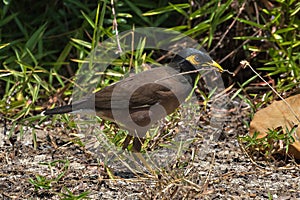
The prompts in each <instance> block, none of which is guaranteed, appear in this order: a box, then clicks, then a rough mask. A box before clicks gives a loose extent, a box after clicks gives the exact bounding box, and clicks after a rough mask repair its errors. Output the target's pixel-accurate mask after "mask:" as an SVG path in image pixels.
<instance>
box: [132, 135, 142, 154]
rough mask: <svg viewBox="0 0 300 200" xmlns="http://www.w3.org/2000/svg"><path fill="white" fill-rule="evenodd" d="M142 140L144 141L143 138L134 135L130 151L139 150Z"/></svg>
mask: <svg viewBox="0 0 300 200" xmlns="http://www.w3.org/2000/svg"><path fill="white" fill-rule="evenodd" d="M144 142H145V139H144V138H139V137H134V138H133V143H132V151H133V152H140V151H141V149H142V145H143V143H144Z"/></svg>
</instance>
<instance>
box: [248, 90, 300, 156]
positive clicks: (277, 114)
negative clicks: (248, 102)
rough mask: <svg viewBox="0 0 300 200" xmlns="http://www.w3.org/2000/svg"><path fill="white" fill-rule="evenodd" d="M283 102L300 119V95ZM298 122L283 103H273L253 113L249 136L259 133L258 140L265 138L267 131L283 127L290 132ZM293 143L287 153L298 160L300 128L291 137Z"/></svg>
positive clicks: (299, 153) (299, 154)
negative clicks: (293, 140)
mask: <svg viewBox="0 0 300 200" xmlns="http://www.w3.org/2000/svg"><path fill="white" fill-rule="evenodd" d="M285 101H286V102H287V103H288V104H289V105H290V107H291V108H292V109H293V110H294V112H295V113H296V115H297V116H298V117H300V94H298V95H295V96H292V97H289V98H287V99H285ZM298 124H299V121H298V120H297V118H296V117H295V115H294V114H293V113H292V112H291V110H290V109H289V108H288V105H287V104H286V103H285V102H284V101H275V102H273V103H272V104H271V105H269V106H268V107H266V108H263V109H261V110H259V111H258V112H256V113H255V115H254V117H253V120H252V121H251V123H250V135H251V136H253V134H254V133H255V132H260V134H259V135H258V138H262V137H265V136H266V135H267V134H266V133H267V132H268V129H276V128H277V127H280V126H281V127H283V130H284V131H285V130H286V128H288V130H291V129H292V128H293V126H294V125H298ZM292 136H293V138H294V139H295V142H294V143H293V144H291V145H290V147H289V153H290V154H292V155H293V156H294V157H295V158H297V159H300V128H298V127H297V128H296V131H295V132H294V134H293V135H292Z"/></svg>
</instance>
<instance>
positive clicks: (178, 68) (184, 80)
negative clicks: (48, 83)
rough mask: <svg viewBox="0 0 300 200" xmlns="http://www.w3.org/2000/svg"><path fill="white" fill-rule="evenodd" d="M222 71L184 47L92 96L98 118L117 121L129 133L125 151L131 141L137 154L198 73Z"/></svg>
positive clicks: (67, 108) (68, 108)
mask: <svg viewBox="0 0 300 200" xmlns="http://www.w3.org/2000/svg"><path fill="white" fill-rule="evenodd" d="M203 68H209V69H215V70H217V71H219V72H222V71H223V68H222V67H221V66H220V65H219V64H218V63H217V62H215V61H214V60H213V59H212V58H211V57H210V56H209V55H208V54H207V53H205V52H204V51H203V50H198V49H194V48H186V49H184V50H182V51H181V52H179V53H178V54H176V55H175V57H174V58H173V60H172V61H171V62H170V63H169V64H168V65H167V66H162V67H153V68H152V69H149V70H146V71H143V72H140V73H138V74H135V75H133V76H130V77H127V78H124V79H122V80H120V81H118V82H115V83H113V84H111V85H109V86H107V87H104V88H103V89H101V90H100V91H97V92H96V93H94V101H95V104H94V108H92V109H94V110H95V111H96V114H97V116H99V117H100V118H102V119H104V120H109V121H112V122H116V123H117V124H118V125H119V127H120V128H122V129H125V130H128V132H129V133H128V135H127V136H126V138H125V140H124V142H123V149H126V148H127V147H128V145H129V144H130V142H131V141H132V138H133V141H132V148H131V151H133V152H140V151H141V148H142V145H143V143H144V141H145V138H144V137H145V135H146V133H147V131H148V130H149V129H150V127H151V126H152V125H153V124H154V123H156V122H157V121H158V120H160V119H162V118H164V117H165V116H167V115H169V114H171V113H173V112H174V111H175V110H176V109H177V108H178V107H179V106H180V104H181V103H183V102H184V101H185V99H186V98H187V97H188V96H189V94H190V93H191V91H192V89H193V87H194V84H195V81H196V78H197V76H198V74H199V70H201V69H203ZM90 101H91V99H90V98H83V99H81V100H79V101H75V102H73V103H72V104H70V105H64V106H60V107H55V108H53V109H48V110H45V111H43V113H42V114H43V115H54V114H64V113H70V112H74V111H76V110H81V109H83V110H84V109H87V108H86V107H87V105H89V103H88V102H90Z"/></svg>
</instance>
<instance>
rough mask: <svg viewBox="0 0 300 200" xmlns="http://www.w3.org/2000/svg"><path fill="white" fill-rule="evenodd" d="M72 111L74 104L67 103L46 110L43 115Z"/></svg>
mask: <svg viewBox="0 0 300 200" xmlns="http://www.w3.org/2000/svg"><path fill="white" fill-rule="evenodd" d="M69 112H72V105H65V106H60V107H56V108H53V109H49V110H45V111H43V112H42V113H41V115H56V114H64V113H69Z"/></svg>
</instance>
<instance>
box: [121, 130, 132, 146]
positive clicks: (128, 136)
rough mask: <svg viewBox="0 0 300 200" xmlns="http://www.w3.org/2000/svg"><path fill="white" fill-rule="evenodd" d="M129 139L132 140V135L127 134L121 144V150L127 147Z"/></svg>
mask: <svg viewBox="0 0 300 200" xmlns="http://www.w3.org/2000/svg"><path fill="white" fill-rule="evenodd" d="M131 139H132V135H130V134H127V136H126V138H125V140H124V142H123V147H122V149H123V150H125V149H126V148H127V147H128V145H129V143H130V141H131Z"/></svg>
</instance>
